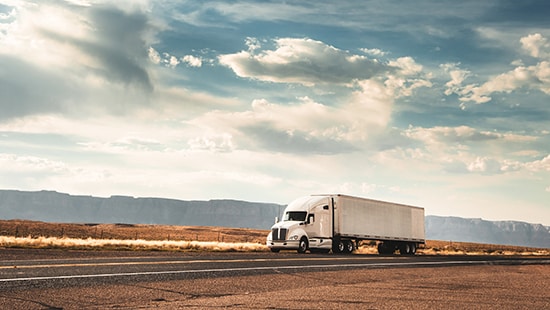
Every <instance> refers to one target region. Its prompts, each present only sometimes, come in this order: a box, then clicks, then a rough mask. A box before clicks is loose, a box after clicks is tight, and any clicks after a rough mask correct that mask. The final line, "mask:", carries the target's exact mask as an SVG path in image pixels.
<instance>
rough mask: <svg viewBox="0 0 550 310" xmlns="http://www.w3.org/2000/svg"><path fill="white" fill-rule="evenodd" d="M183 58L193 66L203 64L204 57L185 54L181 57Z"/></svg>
mask: <svg viewBox="0 0 550 310" xmlns="http://www.w3.org/2000/svg"><path fill="white" fill-rule="evenodd" d="M181 60H182V61H184V62H186V63H187V64H188V65H189V66H191V67H200V66H202V59H201V58H200V57H195V56H193V55H185V56H183V57H182V58H181Z"/></svg>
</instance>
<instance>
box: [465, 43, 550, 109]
mask: <svg viewBox="0 0 550 310" xmlns="http://www.w3.org/2000/svg"><path fill="white" fill-rule="evenodd" d="M520 41H521V43H522V45H523V48H524V49H526V50H527V51H528V52H529V53H530V55H531V56H534V57H538V58H543V59H544V60H542V61H540V62H539V63H537V64H536V65H532V66H518V67H516V68H515V69H513V70H510V71H508V72H506V73H502V74H499V75H497V76H495V77H492V78H490V79H489V80H488V81H487V82H485V83H483V84H481V85H480V86H477V85H474V84H470V85H467V86H465V87H464V88H463V89H462V90H461V91H460V94H461V95H463V96H462V97H461V98H460V100H461V101H464V102H466V101H473V102H475V103H478V104H479V103H486V102H489V101H491V99H492V98H491V94H493V93H500V92H505V93H510V92H512V91H515V90H517V89H521V88H525V89H534V90H539V91H541V92H543V93H545V94H550V59H548V57H549V56H550V52H549V51H548V50H549V49H550V44H549V43H548V42H547V39H546V38H544V37H542V36H541V35H540V34H535V35H529V36H526V37H523V38H522V39H521V40H520Z"/></svg>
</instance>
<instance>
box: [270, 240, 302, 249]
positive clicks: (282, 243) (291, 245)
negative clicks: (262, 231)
mask: <svg viewBox="0 0 550 310" xmlns="http://www.w3.org/2000/svg"><path fill="white" fill-rule="evenodd" d="M299 243H300V240H277V241H273V240H268V241H267V247H268V248H270V249H290V250H295V249H297V248H298V245H299Z"/></svg>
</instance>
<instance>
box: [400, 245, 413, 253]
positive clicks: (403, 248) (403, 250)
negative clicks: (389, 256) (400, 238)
mask: <svg viewBox="0 0 550 310" xmlns="http://www.w3.org/2000/svg"><path fill="white" fill-rule="evenodd" d="M399 254H401V255H411V245H410V244H409V243H407V242H405V243H402V244H400V245H399Z"/></svg>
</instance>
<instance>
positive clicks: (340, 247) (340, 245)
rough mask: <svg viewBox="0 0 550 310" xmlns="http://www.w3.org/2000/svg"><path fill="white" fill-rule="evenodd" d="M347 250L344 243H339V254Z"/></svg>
mask: <svg viewBox="0 0 550 310" xmlns="http://www.w3.org/2000/svg"><path fill="white" fill-rule="evenodd" d="M345 249H346V246H345V245H344V243H343V242H342V241H340V242H338V252H340V253H342V252H344V250H345Z"/></svg>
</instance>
